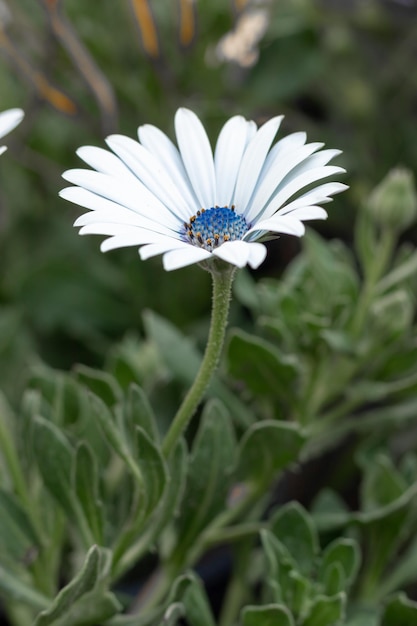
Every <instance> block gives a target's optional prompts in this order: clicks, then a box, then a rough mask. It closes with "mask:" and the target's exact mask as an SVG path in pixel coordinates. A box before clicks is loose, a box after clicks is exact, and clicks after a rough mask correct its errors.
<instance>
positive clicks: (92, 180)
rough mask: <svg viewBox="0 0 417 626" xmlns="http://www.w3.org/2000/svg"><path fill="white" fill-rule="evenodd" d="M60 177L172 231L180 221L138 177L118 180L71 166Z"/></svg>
mask: <svg viewBox="0 0 417 626" xmlns="http://www.w3.org/2000/svg"><path fill="white" fill-rule="evenodd" d="M62 176H63V178H65V180H68V181H69V182H71V183H73V184H74V185H79V186H80V187H83V188H84V189H87V190H88V191H91V192H93V193H95V194H97V195H99V196H102V197H104V198H106V199H108V200H112V201H113V202H116V203H117V204H121V205H123V206H125V207H127V208H128V209H131V210H132V211H136V212H137V213H139V214H140V215H143V216H144V217H146V218H148V219H152V220H155V221H158V222H160V223H161V224H163V225H165V226H166V227H169V228H171V229H172V230H177V229H178V227H179V225H180V224H181V220H180V218H176V217H175V216H173V215H172V213H171V212H170V211H169V210H168V209H167V208H166V207H165V206H164V205H163V204H162V202H160V200H158V198H156V197H155V196H154V195H153V194H152V193H151V192H150V191H149V190H148V189H147V188H146V187H145V186H144V185H143V184H142V183H141V182H140V181H139V180H137V179H132V181H127V180H126V179H118V178H113V177H112V176H109V175H108V174H102V173H100V172H94V171H90V170H81V169H74V170H68V171H67V172H64V173H63V175H62Z"/></svg>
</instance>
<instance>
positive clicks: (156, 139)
mask: <svg viewBox="0 0 417 626" xmlns="http://www.w3.org/2000/svg"><path fill="white" fill-rule="evenodd" d="M138 137H139V141H140V142H141V144H142V145H143V146H145V148H147V150H149V151H150V152H152V154H153V155H154V157H155V158H157V159H158V161H159V162H160V164H161V166H162V167H163V168H164V169H165V170H166V172H167V174H168V175H169V176H170V177H171V178H172V180H174V181H175V183H176V185H177V187H178V189H179V190H180V193H181V195H182V196H183V198H184V201H185V202H186V204H187V206H189V207H190V209H189V217H191V215H194V213H195V212H196V211H197V210H198V209H199V208H201V206H200V204H201V203H200V202H199V201H198V200H197V197H196V195H195V193H194V190H193V188H192V186H191V183H190V180H189V178H188V175H187V172H186V171H185V167H184V164H183V162H182V159H181V156H180V153H179V152H178V150H177V148H176V146H175V145H174V144H173V143H172V141H171V140H170V139H169V138H168V137H167V136H166V135H165V133H163V132H162V131H161V130H159V128H156V126H152V125H151V124H145V125H144V126H140V127H139V128H138Z"/></svg>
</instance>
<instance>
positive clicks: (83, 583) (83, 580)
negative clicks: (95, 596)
mask: <svg viewBox="0 0 417 626" xmlns="http://www.w3.org/2000/svg"><path fill="white" fill-rule="evenodd" d="M100 557H101V555H100V549H99V548H98V547H97V546H93V547H92V548H90V550H89V551H88V553H87V555H86V558H85V561H84V564H83V567H82V569H81V571H80V572H79V573H78V574H77V576H76V577H75V578H73V579H72V580H71V582H70V583H68V585H66V586H65V587H64V588H63V589H61V591H60V592H59V594H58V595H57V597H56V598H55V600H54V602H53V603H52V606H51V607H50V608H49V609H47V610H46V611H42V613H40V614H39V615H38V617H37V618H36V621H35V623H34V626H49V625H50V624H54V623H55V622H56V620H58V619H59V618H60V617H62V616H64V615H66V613H67V612H68V611H69V610H70V609H71V607H72V605H73V604H74V603H75V602H76V600H78V598H80V597H81V596H82V595H84V594H85V593H87V592H89V591H91V590H92V589H94V587H95V586H96V584H97V582H98V579H99V575H100V564H101V563H100V561H101V558H100Z"/></svg>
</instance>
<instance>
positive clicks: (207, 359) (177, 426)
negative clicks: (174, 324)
mask: <svg viewBox="0 0 417 626" xmlns="http://www.w3.org/2000/svg"><path fill="white" fill-rule="evenodd" d="M234 270H235V268H234V267H232V266H230V265H228V266H226V267H225V268H224V269H223V270H222V271H218V272H217V271H212V272H211V274H212V278H213V300H212V315H211V323H210V331H209V336H208V340H207V346H206V351H205V353H204V357H203V360H202V362H201V365H200V369H199V371H198V373H197V376H196V378H195V380H194V382H193V384H192V386H191V388H190V389H189V391H188V393H187V395H186V396H185V398H184V400H183V402H182V404H181V406H180V408H179V409H178V411H177V414H176V415H175V417H174V419H173V422H172V424H171V427H170V429H169V430H168V433H167V435H166V437H165V440H164V442H163V444H162V452H163V454H164V456H165V458H167V457H168V456H169V455H170V453H171V451H172V450H173V448H174V447H175V444H176V443H177V441H178V439H179V438H180V436H181V435H182V433H183V432H184V431H185V429H186V428H187V426H188V424H189V422H190V420H191V418H192V416H193V415H194V413H195V411H196V409H197V407H198V405H199V403H200V401H201V399H202V397H203V395H204V393H205V391H206V389H207V387H208V385H209V383H210V380H211V377H212V376H213V373H214V371H215V369H216V367H217V364H218V362H219V359H220V355H221V351H222V348H223V343H224V337H225V332H226V326H227V317H228V314H229V303H230V292H231V287H232V281H233V276H234Z"/></svg>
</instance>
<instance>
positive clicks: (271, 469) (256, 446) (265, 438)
mask: <svg viewBox="0 0 417 626" xmlns="http://www.w3.org/2000/svg"><path fill="white" fill-rule="evenodd" d="M303 443H304V438H303V436H302V435H301V433H300V431H299V429H298V427H297V426H296V425H295V424H288V423H284V422H275V421H269V420H267V421H263V422H258V423H256V424H254V425H253V426H251V427H250V428H249V429H248V430H247V431H246V433H245V435H244V436H243V438H242V441H241V443H240V446H239V468H238V473H239V475H240V476H241V477H242V478H243V479H244V480H246V481H248V482H249V481H250V482H255V483H258V484H265V483H269V482H270V481H271V480H272V479H273V478H274V477H275V476H276V474H277V473H278V472H279V471H280V470H283V469H285V468H286V467H288V465H290V463H293V462H294V461H295V460H296V459H297V457H298V454H299V452H300V450H301V447H302V445H303Z"/></svg>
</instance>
